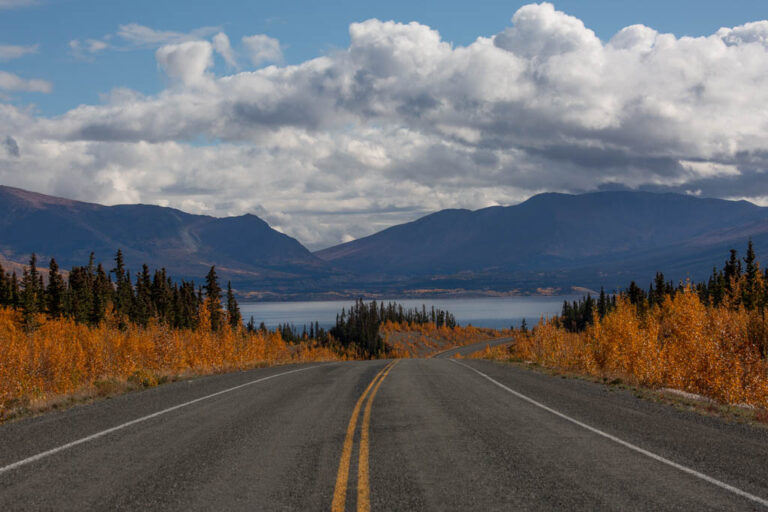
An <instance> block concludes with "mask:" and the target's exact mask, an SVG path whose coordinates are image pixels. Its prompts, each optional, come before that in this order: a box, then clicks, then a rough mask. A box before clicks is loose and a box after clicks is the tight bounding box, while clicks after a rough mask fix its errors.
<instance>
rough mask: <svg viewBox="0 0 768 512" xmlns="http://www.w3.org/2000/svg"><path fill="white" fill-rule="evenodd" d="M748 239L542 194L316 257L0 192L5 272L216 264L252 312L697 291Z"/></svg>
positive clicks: (688, 216)
mask: <svg viewBox="0 0 768 512" xmlns="http://www.w3.org/2000/svg"><path fill="white" fill-rule="evenodd" d="M749 238H751V239H752V240H753V241H754V243H755V247H756V250H757V252H758V256H761V255H768V254H767V253H768V208H764V207H760V206H756V205H754V204H752V203H749V202H746V201H727V200H721V199H701V198H697V197H692V196H686V195H679V194H655V193H647V192H631V191H621V192H595V193H588V194H581V195H569V194H555V193H547V194H540V195H537V196H534V197H531V198H530V199H528V200H527V201H525V202H523V203H520V204H518V205H514V206H495V207H491V208H484V209H481V210H476V211H470V210H456V209H453V210H442V211H439V212H436V213H433V214H430V215H427V216H425V217H422V218H420V219H417V220H415V221H413V222H409V223H406V224H401V225H397V226H392V227H390V228H388V229H385V230H383V231H380V232H378V233H375V234H373V235H370V236H368V237H365V238H361V239H358V240H355V241H352V242H348V243H345V244H341V245H337V246H334V247H330V248H327V249H323V250H321V251H317V252H315V253H314V254H313V253H311V252H310V251H309V250H307V249H306V248H305V247H304V246H303V245H301V243H299V242H298V241H297V240H295V239H293V238H291V237H290V236H287V235H285V234H282V233H280V232H278V231H276V230H274V229H272V228H271V227H270V226H269V225H268V224H267V223H266V222H264V221H263V220H262V219H260V218H258V217H256V216H255V215H248V214H247V215H242V216H238V217H226V218H215V217H210V216H206V215H193V214H189V213H185V212H183V211H180V210H176V209H173V208H166V207H160V206H152V205H141V204H138V205H118V206H102V205H98V204H93V203H85V202H79V201H73V200H69V199H62V198H58V197H52V196H46V195H43V194H37V193H34V192H28V191H25V190H21V189H17V188H12V187H5V186H0V261H2V260H3V259H5V260H8V261H12V262H17V263H18V262H26V261H27V259H28V258H29V254H30V253H32V252H35V253H37V254H38V256H39V257H40V258H39V259H40V260H41V263H42V264H47V259H48V258H49V257H51V256H54V257H56V259H57V261H58V262H59V265H60V266H61V267H62V268H64V269H69V268H70V267H71V266H73V265H84V264H86V263H87V261H88V256H89V253H90V252H91V251H94V252H95V254H96V259H97V261H101V262H103V263H104V264H105V266H106V267H107V269H109V268H111V263H112V261H111V260H112V258H113V256H114V253H115V251H116V250H117V249H118V248H120V249H122V250H123V253H124V254H125V257H126V262H127V264H128V267H129V268H130V269H131V270H133V271H135V270H136V269H137V268H139V266H140V265H141V264H142V263H147V264H148V265H150V267H152V268H160V267H165V268H166V269H167V270H168V271H169V273H170V274H171V275H172V276H174V277H176V278H185V279H194V280H195V281H196V282H201V279H202V277H203V276H204V275H205V273H206V272H207V270H208V268H209V267H210V265H213V264H215V265H216V267H217V270H218V272H219V274H220V276H221V277H222V279H223V280H224V281H225V282H226V281H227V280H231V281H232V283H233V286H234V287H235V288H236V289H237V290H238V291H239V292H240V293H241V295H242V294H245V295H246V296H249V297H251V298H254V299H275V300H281V299H319V298H356V297H358V296H365V297H386V298H392V297H407V296H410V297H414V296H415V297H420V296H428V295H441V296H452V295H494V294H507V293H543V292H557V291H560V292H566V293H567V292H569V291H571V289H572V287H582V288H591V289H599V287H600V286H605V287H606V288H608V289H613V288H616V287H621V286H626V285H627V284H628V283H629V281H630V280H636V281H638V283H639V284H640V285H647V282H648V281H649V280H650V279H651V278H652V277H653V274H654V273H655V272H656V271H662V272H664V273H665V274H666V275H667V277H668V278H671V279H683V278H685V277H686V276H690V277H691V278H693V279H705V278H706V277H707V275H708V274H709V272H711V270H712V267H713V265H714V266H720V265H722V262H723V261H724V259H725V258H726V257H727V255H728V250H729V249H731V248H736V249H738V250H739V251H741V252H743V250H744V248H745V247H746V243H747V240H748V239H749ZM6 267H7V265H6ZM15 269H17V270H18V266H17V267H15Z"/></svg>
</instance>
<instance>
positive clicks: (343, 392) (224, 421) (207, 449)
mask: <svg viewBox="0 0 768 512" xmlns="http://www.w3.org/2000/svg"><path fill="white" fill-rule="evenodd" d="M766 499H768V430H766V429H759V428H754V427H749V426H744V425H736V424H728V423H726V422H724V421H722V420H719V419H715V418H709V417H704V416H700V415H697V414H694V413H689V412H684V411H680V410H677V409H675V408H673V407H670V406H665V405H660V404H655V403H651V402H648V401H643V400H640V399H638V398H636V397H635V396H633V395H632V394H631V393H630V392H627V391H616V390H611V389H609V388H606V387H605V386H601V385H599V384H594V383H589V382H584V381H579V380H571V379H561V378H555V377H551V376H547V375H542V374H539V373H536V372H532V371H528V370H525V369H519V368H516V367H512V366H508V365H502V364H499V363H493V362H487V361H476V360H465V359H464V360H458V361H455V360H451V359H446V358H436V359H412V360H400V361H397V362H393V361H383V360H379V361H365V362H345V363H323V364H308V365H294V366H285V367H275V368H265V369H258V370H252V371H248V372H240V373H235V374H228V375H219V376H213V377H206V378H199V379H195V380H191V381H186V382H176V383H173V384H167V385H164V386H161V387H158V388H153V389H150V390H146V391H142V392H137V393H131V394H127V395H123V396H120V397H117V398H113V399H111V400H105V401H101V402H97V403H94V404H92V405H87V406H80V407H75V408H72V409H69V410H66V411H62V412H52V413H49V414H46V415H43V416H39V417H36V418H30V419H26V420H22V421H17V422H12V423H9V424H6V425H3V426H0V510H3V511H5V510H8V511H10V510H219V511H223V510H368V509H370V510H401V511H402V510H461V511H465V510H482V511H486V510H589V511H593V510H695V511H700V510H768V501H766Z"/></svg>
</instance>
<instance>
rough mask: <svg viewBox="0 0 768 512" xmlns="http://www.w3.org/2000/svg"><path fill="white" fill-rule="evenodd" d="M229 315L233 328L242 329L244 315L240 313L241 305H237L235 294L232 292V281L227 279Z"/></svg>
mask: <svg viewBox="0 0 768 512" xmlns="http://www.w3.org/2000/svg"><path fill="white" fill-rule="evenodd" d="M227 315H228V317H229V325H230V326H231V327H232V329H235V330H238V329H240V327H241V326H242V323H243V317H242V316H241V315H240V306H238V305H237V301H236V300H235V294H234V293H232V283H231V282H230V281H227Z"/></svg>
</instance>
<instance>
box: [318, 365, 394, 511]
mask: <svg viewBox="0 0 768 512" xmlns="http://www.w3.org/2000/svg"><path fill="white" fill-rule="evenodd" d="M396 363H397V361H392V362H391V363H389V364H388V365H387V366H385V367H384V368H382V369H381V371H379V373H377V374H376V376H375V377H374V378H373V380H372V381H371V383H370V384H368V387H367V388H365V391H363V394H362V395H360V398H358V399H357V403H356V404H355V408H354V409H353V410H352V417H351V418H349V424H348V425H347V435H346V437H345V438H344V447H343V448H342V450H341V460H340V461H339V471H338V473H337V474H336V487H335V489H334V491H333V503H332V505H331V511H332V512H344V506H345V505H346V501H347V482H348V480H349V464H350V461H351V459H352V444H353V443H354V440H355V430H357V419H358V417H359V416H360V409H361V408H362V407H363V402H365V399H366V397H368V402H367V403H366V404H365V410H364V412H363V424H362V427H361V431H360V454H359V459H358V465H357V510H358V512H363V511H364V512H367V511H369V510H371V499H370V497H371V491H370V487H369V479H370V477H369V472H368V453H369V430H370V425H371V407H372V405H373V399H374V397H375V396H376V393H377V392H378V391H379V386H381V383H382V382H383V381H384V379H385V378H386V377H387V375H389V371H390V370H391V369H392V367H393V366H395V364H396ZM371 390H372V391H371ZM369 393H370V397H369Z"/></svg>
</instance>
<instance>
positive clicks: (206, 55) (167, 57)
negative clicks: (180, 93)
mask: <svg viewBox="0 0 768 512" xmlns="http://www.w3.org/2000/svg"><path fill="white" fill-rule="evenodd" d="M212 53H213V48H212V47H211V44H210V43H208V42H207V41H188V42H186V43H179V44H170V45H166V46H163V47H161V48H160V49H158V50H157V52H156V53H155V57H156V58H157V63H158V64H159V65H160V67H161V68H162V69H163V70H164V71H165V73H166V74H167V75H168V76H169V77H170V78H171V79H173V80H177V81H179V82H181V83H182V84H183V85H188V86H189V85H196V84H199V83H200V82H201V81H203V80H204V79H205V71H206V70H207V69H208V68H209V67H210V66H211V64H212V63H213V61H212Z"/></svg>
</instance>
